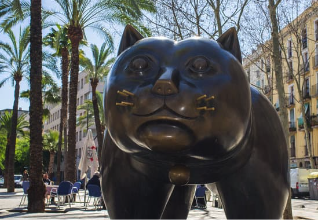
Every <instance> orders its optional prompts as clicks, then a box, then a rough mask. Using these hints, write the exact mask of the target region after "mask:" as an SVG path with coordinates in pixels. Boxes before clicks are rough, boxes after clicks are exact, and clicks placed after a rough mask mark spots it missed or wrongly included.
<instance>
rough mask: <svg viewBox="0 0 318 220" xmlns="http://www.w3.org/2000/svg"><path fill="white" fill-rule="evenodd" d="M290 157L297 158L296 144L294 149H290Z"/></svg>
mask: <svg viewBox="0 0 318 220" xmlns="http://www.w3.org/2000/svg"><path fill="white" fill-rule="evenodd" d="M290 156H291V157H296V149H295V144H294V146H293V147H291V148H290Z"/></svg>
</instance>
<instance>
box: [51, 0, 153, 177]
mask: <svg viewBox="0 0 318 220" xmlns="http://www.w3.org/2000/svg"><path fill="white" fill-rule="evenodd" d="M55 1H56V2H57V3H58V5H59V6H60V8H61V12H57V15H58V18H59V19H60V20H61V21H62V22H63V23H64V24H65V25H66V26H67V28H68V32H67V33H68V37H69V39H70V41H71V46H72V49H71V52H72V55H71V77H70V78H71V79H70V92H69V95H70V97H76V96H77V81H78V73H79V44H80V41H81V40H82V39H83V36H84V33H85V30H86V29H87V28H89V27H90V28H93V29H94V30H96V31H97V32H99V33H101V34H102V35H103V36H104V37H105V41H107V42H108V44H109V45H110V46H111V45H112V38H111V37H110V34H109V32H107V31H106V29H105V28H103V23H105V22H116V23H121V24H126V23H127V22H130V23H131V24H133V25H134V26H139V27H142V28H141V30H146V29H145V28H144V27H143V26H142V25H141V24H139V23H138V21H139V20H140V18H141V12H140V9H146V10H148V11H155V10H154V4H153V1H150V0H143V1H124V0H100V1H94V2H92V1H91V0H81V1H76V0H55ZM139 29H140V28H139ZM143 32H144V31H143ZM68 126H69V130H68V154H67V167H68V170H67V172H66V180H69V181H75V180H76V177H75V172H74V171H75V170H76V157H75V145H76V140H75V132H76V99H75V98H74V99H70V102H69V123H68Z"/></svg>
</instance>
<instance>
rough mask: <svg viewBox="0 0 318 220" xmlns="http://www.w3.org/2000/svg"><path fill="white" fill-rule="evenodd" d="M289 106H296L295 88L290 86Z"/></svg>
mask: <svg viewBox="0 0 318 220" xmlns="http://www.w3.org/2000/svg"><path fill="white" fill-rule="evenodd" d="M289 94H290V95H289V100H288V102H289V105H293V104H294V86H293V85H290V86H289Z"/></svg>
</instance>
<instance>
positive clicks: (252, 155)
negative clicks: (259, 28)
mask: <svg viewBox="0 0 318 220" xmlns="http://www.w3.org/2000/svg"><path fill="white" fill-rule="evenodd" d="M104 105H105V116H106V124H107V128H108V130H107V132H106V134H105V137H104V144H103V149H102V155H101V174H102V184H101V186H102V192H103V197H104V201H105V202H106V206H107V209H108V213H109V216H110V218H122V219H123V218H131V219H132V218H149V219H159V218H179V219H182V218H183V219H184V218H187V215H188V212H189V210H190V207H191V203H192V200H193V197H194V192H195V188H196V184H208V183H214V182H215V183H216V186H217V188H218V191H219V194H220V197H221V200H222V203H223V206H224V210H225V214H226V217H227V218H236V219H238V218H253V219H258V218H267V219H277V218H281V217H282V214H283V210H284V208H285V205H286V201H287V197H288V192H289V179H288V171H289V168H288V163H287V161H288V154H287V145H286V141H285V139H284V134H283V130H282V127H281V123H280V121H279V118H278V115H277V113H276V111H275V109H274V108H273V107H272V105H271V104H270V102H269V101H268V100H267V98H266V97H265V96H264V95H262V94H260V93H259V92H258V91H257V90H256V89H254V88H252V87H250V85H249V83H248V81H247V77H246V74H245V73H244V70H243V68H242V66H241V51H240V46H239V42H238V38H237V34H236V31H235V29H234V28H232V29H230V30H228V31H227V32H225V33H224V34H223V35H222V36H220V37H219V39H218V40H217V41H214V40H210V39H204V38H198V37H194V38H189V39H186V40H182V41H179V42H176V41H173V40H170V39H167V38H163V37H158V38H156V37H150V38H143V37H142V36H141V35H140V33H138V32H137V31H136V30H135V29H134V28H132V27H131V26H127V27H126V28H125V31H124V33H123V36H122V39H121V43H120V48H119V52H118V58H117V60H116V62H115V63H114V65H113V67H112V68H111V70H110V73H109V76H108V79H107V85H106V86H105V97H104ZM208 186H209V185H208Z"/></svg>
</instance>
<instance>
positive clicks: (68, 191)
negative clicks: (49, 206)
mask: <svg viewBox="0 0 318 220" xmlns="http://www.w3.org/2000/svg"><path fill="white" fill-rule="evenodd" d="M72 188H73V184H72V183H71V182H69V181H63V182H61V183H60V185H59V187H58V188H57V190H54V189H52V190H51V193H50V195H51V197H57V200H58V202H57V207H58V208H60V204H61V201H60V197H63V203H65V199H66V198H67V199H68V204H69V206H70V208H71V197H72Z"/></svg>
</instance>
